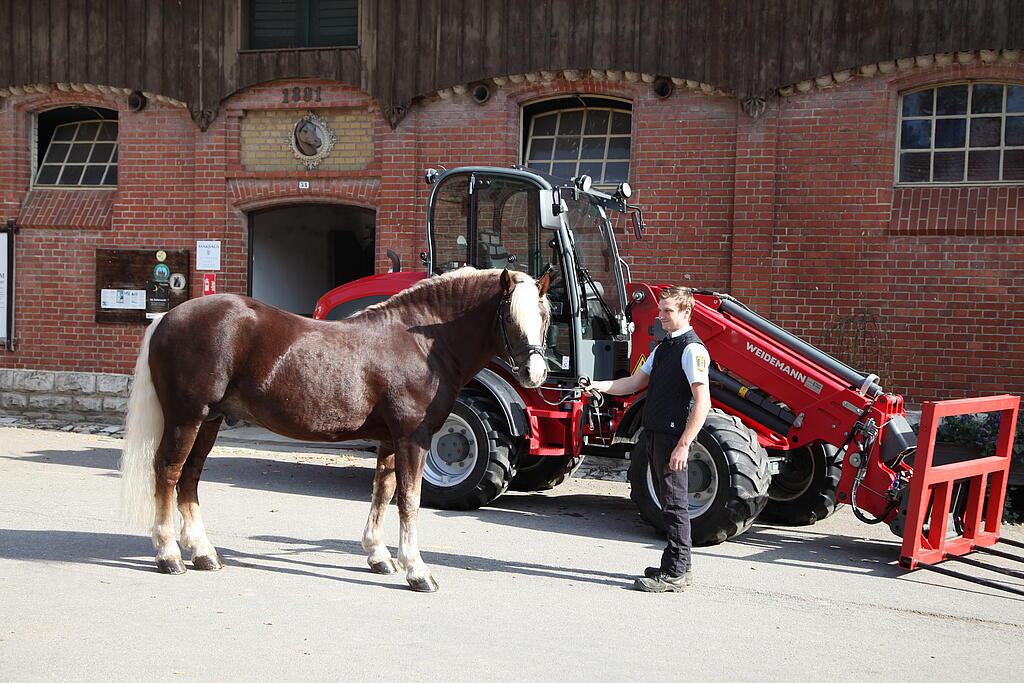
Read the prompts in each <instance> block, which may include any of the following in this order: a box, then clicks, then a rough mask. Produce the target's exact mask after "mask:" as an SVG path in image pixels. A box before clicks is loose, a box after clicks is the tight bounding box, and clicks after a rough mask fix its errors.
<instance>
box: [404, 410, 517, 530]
mask: <svg viewBox="0 0 1024 683" xmlns="http://www.w3.org/2000/svg"><path fill="white" fill-rule="evenodd" d="M517 454H518V452H517V448H516V444H515V440H514V439H513V438H512V436H511V435H510V434H509V432H508V428H507V426H506V425H505V420H504V418H503V417H502V415H501V408H500V407H499V406H498V405H497V404H496V403H495V402H494V399H493V398H491V397H490V396H486V395H484V394H481V393H477V392H472V391H462V392H461V393H460V394H459V397H458V399H457V400H456V401H455V406H454V407H453V408H452V412H451V414H449V415H448V419H447V420H445V423H444V424H443V425H442V426H441V429H440V430H438V432H437V433H436V434H434V436H433V437H432V438H431V441H430V449H429V450H428V451H427V458H426V463H425V465H424V467H423V489H422V495H421V499H422V502H423V505H425V506H428V507H435V508H441V509H444V510H472V509H474V508H478V507H480V506H481V505H487V504H488V503H490V502H491V501H493V500H494V499H496V498H497V497H498V496H500V495H501V494H502V493H504V492H505V490H506V489H508V485H509V482H510V481H512V478H513V477H514V476H515V473H516V462H515V461H516V456H517Z"/></svg>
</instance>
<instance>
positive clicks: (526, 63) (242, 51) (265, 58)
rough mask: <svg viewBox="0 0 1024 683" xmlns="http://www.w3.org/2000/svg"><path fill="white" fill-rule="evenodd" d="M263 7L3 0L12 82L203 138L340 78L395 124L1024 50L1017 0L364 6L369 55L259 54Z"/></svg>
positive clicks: (471, 1)
mask: <svg viewBox="0 0 1024 683" xmlns="http://www.w3.org/2000/svg"><path fill="white" fill-rule="evenodd" d="M251 1H252V0H4V1H3V2H0V35H3V36H5V40H4V41H2V42H0V87H11V86H20V85H29V84H60V83H88V84H94V85H107V86H112V87H119V88H128V89H130V90H141V91H145V92H149V93H154V94H159V95H164V96H166V97H170V98H173V99H176V100H179V101H181V102H184V103H186V104H187V106H188V108H189V110H190V111H191V113H192V116H193V118H194V119H195V120H196V121H197V123H199V125H200V126H202V127H203V128H205V127H206V126H207V125H209V123H210V121H212V119H213V118H214V117H215V116H216V115H217V112H218V110H219V108H220V106H221V103H222V102H223V101H224V100H225V99H226V98H227V97H229V96H231V95H232V94H233V93H235V92H237V91H238V90H240V89H242V88H245V87H248V86H251V85H253V84H256V83H262V82H267V81H275V80H281V79H295V78H316V79H328V80H336V81H341V82H344V83H349V84H353V85H356V86H358V87H360V88H362V89H363V90H365V91H366V92H367V93H369V94H370V95H371V96H372V97H374V98H375V99H376V100H377V102H378V103H379V104H380V106H381V110H382V112H383V114H384V116H385V117H386V118H387V119H388V120H389V122H391V124H392V125H397V123H398V121H400V120H401V118H402V116H403V115H404V113H405V111H407V110H408V108H409V106H410V105H411V104H412V103H413V102H414V101H415V100H416V99H417V98H420V97H426V96H430V95H432V94H433V93H435V92H437V91H438V90H440V89H443V88H447V87H451V86H453V85H460V84H469V83H474V82H477V81H481V80H485V79H489V78H496V77H502V76H509V75H516V74H524V73H528V72H536V71H557V70H566V69H569V70H576V69H579V70H586V69H607V70H618V71H630V72H638V73H643V74H650V75H653V76H668V77H675V78H683V79H688V80H695V81H700V82H702V83H708V84H711V85H713V86H715V87H716V88H718V89H721V90H725V91H728V92H731V93H734V94H735V95H736V96H737V97H738V98H741V99H743V98H746V97H749V96H759V97H767V96H769V95H770V94H771V93H773V92H775V91H776V90H777V89H779V88H781V87H783V86H786V85H789V84H793V83H796V82H799V81H803V80H806V79H811V78H814V77H816V76H820V75H823V74H829V73H833V72H836V71H840V70H843V69H850V68H854V67H857V66H860V65H864V64H870V63H874V62H882V61H888V60H895V59H899V58H902V57H914V56H917V55H927V54H933V53H946V52H958V51H968V50H978V49H991V50H999V49H1015V48H1018V47H1021V46H1022V45H1024V2H1020V1H1019V0H735V1H733V0H492V1H491V2H480V1H479V0H358V33H357V35H358V45H357V46H355V47H338V48H331V47H327V48H306V49H279V50H252V49H249V42H250V36H251V35H252V34H251V32H250V31H249V21H250V17H251V12H252V9H251V5H250V2H251ZM298 2H299V3H300V4H301V3H303V2H305V3H307V5H308V3H310V2H312V3H316V2H317V0H298Z"/></svg>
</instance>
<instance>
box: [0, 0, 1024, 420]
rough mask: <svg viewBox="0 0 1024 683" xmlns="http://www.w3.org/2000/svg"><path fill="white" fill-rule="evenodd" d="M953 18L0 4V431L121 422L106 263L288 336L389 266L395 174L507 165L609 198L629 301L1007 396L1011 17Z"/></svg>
mask: <svg viewBox="0 0 1024 683" xmlns="http://www.w3.org/2000/svg"><path fill="white" fill-rule="evenodd" d="M911 4H913V3H911ZM413 6H414V7H413ZM289 7H291V8H293V10H294V12H295V13H293V14H288V11H292V10H288V8H289ZM973 7H974V6H973V5H972V6H967V5H962V6H961V5H955V6H954V5H952V4H950V5H948V6H946V5H942V4H939V5H935V6H932V5H930V4H928V5H927V6H923V5H922V7H916V6H915V7H914V8H912V9H910V10H908V9H906V8H905V7H904V4H900V3H890V2H853V1H849V2H841V1H839V0H836V1H835V2H808V1H798V2H789V3H783V2H774V1H772V0H761V1H758V2H749V3H741V4H739V5H737V6H735V7H734V9H733V10H732V11H730V10H729V9H728V8H726V9H723V8H722V6H719V5H716V3H701V2H625V3H617V7H616V8H611V7H609V6H606V3H602V2H599V1H598V0H593V1H592V2H573V3H565V2H559V1H557V0H537V1H536V2H529V3H510V4H508V5H503V6H502V7H499V8H496V9H488V8H480V7H477V6H475V5H474V4H472V3H465V4H463V3H461V2H427V1H426V0H423V1H421V2H416V3H411V4H407V3H399V2H397V1H396V0H395V1H393V0H380V2H372V1H370V0H363V1H362V2H356V1H355V0H302V1H300V2H295V3H276V2H273V1H272V0H265V1H264V0H254V1H252V2H249V1H248V0H218V1H217V2H201V1H199V0H187V1H185V2H182V3H161V2H155V1H153V2H138V3H135V2H120V1H115V0H112V1H111V2H108V3H95V2H85V1H84V0H82V1H80V2H76V1H74V0H73V1H72V2H70V3H58V2H45V1H42V2H33V3H28V2H24V3H21V2H14V3H8V4H6V5H5V7H4V8H3V9H0V25H3V26H5V27H6V28H8V29H9V31H8V32H9V34H10V35H11V36H12V39H11V40H10V41H9V42H8V43H7V44H6V46H4V47H3V48H0V97H2V100H0V148H2V149H3V151H4V154H3V160H2V161H0V212H2V214H3V215H2V217H0V218H2V219H3V221H4V222H6V223H7V225H8V228H7V229H8V230H10V231H11V233H10V234H11V235H13V237H11V236H8V238H7V239H8V240H10V242H9V244H10V243H13V245H14V251H15V257H16V270H15V271H13V272H7V273H6V276H7V277H8V278H9V279H10V280H12V282H13V286H12V290H11V292H12V296H11V297H8V298H7V299H5V301H6V303H5V306H6V308H7V310H9V311H11V312H12V320H11V323H12V324H10V325H8V327H7V328H4V329H5V330H7V333H6V334H0V337H5V336H6V337H12V338H13V340H16V343H14V344H9V345H8V348H7V350H3V351H0V410H4V411H12V412H23V411H24V412H31V413H37V414H64V413H68V414H83V413H90V412H104V413H116V412H119V411H120V410H122V409H123V405H124V398H123V397H124V395H125V386H126V381H125V379H124V376H125V375H127V374H128V373H130V371H131V368H132V366H133V363H134V356H135V353H136V349H137V343H138V341H139V339H140V338H141V334H142V330H143V324H142V323H143V318H142V315H141V311H135V310H133V309H118V308H110V307H109V306H108V304H110V302H109V301H108V302H106V303H105V301H106V300H105V299H104V298H103V297H104V296H110V295H109V294H104V293H103V290H108V291H117V290H118V289H119V288H128V285H124V284H123V283H121V282H120V281H121V280H125V281H127V279H130V277H129V275H128V274H127V271H126V270H124V269H125V268H127V267H128V266H127V265H125V264H128V263H129V262H131V263H133V264H134V265H133V266H132V267H133V268H135V269H136V271H137V269H138V268H139V267H142V268H143V269H144V270H145V269H153V268H155V267H156V265H157V264H158V263H162V261H161V260H160V259H159V258H158V256H157V254H158V252H160V253H163V254H165V255H166V254H175V253H178V254H180V253H181V252H184V255H183V256H181V258H186V259H187V264H188V266H187V268H183V269H182V270H183V272H182V273H180V274H181V275H184V276H185V281H186V284H187V288H186V289H185V290H184V292H183V293H181V294H180V296H181V297H184V296H201V295H202V292H203V285H204V280H205V279H206V278H207V277H208V275H209V274H213V275H214V278H215V286H216V289H217V291H219V292H237V293H242V294H252V295H254V296H256V297H258V298H262V299H265V300H268V301H270V302H271V303H275V304H277V305H281V306H283V307H285V308H289V309H290V310H294V311H296V312H299V313H306V314H308V313H310V312H311V310H312V306H313V303H314V301H315V298H316V296H318V295H319V294H320V293H322V292H323V291H326V290H327V289H329V288H331V287H333V286H335V285H337V284H340V283H342V282H346V281H348V280H351V279H354V278H356V277H360V276H362V275H366V274H369V273H371V272H373V271H374V270H376V271H381V270H386V269H387V268H388V267H389V264H390V261H389V260H388V257H387V256H386V254H387V251H388V250H392V251H394V252H395V253H397V254H398V255H399V256H400V257H401V259H402V263H403V264H404V267H406V268H415V267H417V266H418V264H419V259H418V256H417V255H418V253H419V252H420V251H421V250H422V249H423V248H424V244H425V238H424V235H423V224H424V205H425V200H426V197H427V194H428V190H429V188H428V187H427V186H426V185H424V183H423V181H422V171H423V169H424V168H425V167H428V166H439V165H443V166H445V167H447V168H452V167H454V166H457V165H466V164H486V165H510V164H518V163H526V164H530V165H535V166H541V167H544V168H545V169H547V170H553V171H554V172H555V173H556V174H558V173H567V174H572V175H574V174H576V173H579V172H587V173H590V174H592V175H594V177H595V179H597V180H598V181H599V182H604V183H607V184H611V183H615V182H619V181H621V180H625V179H628V180H629V182H630V184H631V185H632V186H633V187H634V188H635V191H636V195H635V198H636V201H637V203H639V204H640V205H641V206H642V207H643V208H644V210H645V218H646V221H647V225H648V228H649V229H648V234H647V235H646V237H645V239H643V240H641V241H636V240H635V239H633V238H632V237H631V236H629V235H628V234H627V233H626V231H623V232H622V233H621V235H622V237H621V242H620V248H621V251H622V253H623V255H624V256H625V258H626V260H627V261H628V262H629V264H630V267H631V271H632V276H633V278H634V279H641V280H655V281H671V282H681V283H685V284H691V285H694V286H702V287H711V288H715V289H717V290H721V291H728V292H731V293H732V294H733V295H734V296H736V297H738V298H740V299H741V300H743V301H745V302H747V303H748V304H749V305H751V307H753V308H754V309H755V310H757V311H758V312H759V313H761V314H763V315H765V316H766V317H769V318H771V319H773V320H775V321H776V322H778V323H779V324H781V325H782V326H783V327H785V328H787V329H789V330H790V331H792V332H793V333H795V334H797V335H800V336H802V337H804V338H806V339H807V340H808V341H810V342H811V343H814V344H816V345H818V346H820V347H822V348H823V349H825V350H826V351H829V352H831V353H833V354H834V355H836V356H837V357H839V358H841V359H843V360H845V361H847V362H848V363H850V364H851V365H854V366H855V367H859V368H861V369H863V370H865V371H871V372H876V373H878V374H879V375H881V377H882V380H883V383H884V386H885V387H886V389H887V390H889V391H894V392H897V393H902V394H904V395H905V396H907V397H908V399H909V400H910V401H911V402H917V401H921V400H927V399H932V398H953V397H960V396H967V395H975V394H986V393H994V392H1017V393H1019V392H1021V391H1022V390H1024V344H1022V342H1021V341H1020V337H1019V331H1020V328H1021V326H1022V324H1024V306H1022V305H1021V298H1022V295H1024V194H1022V183H1024V60H1022V54H1021V51H1020V50H1019V49H1018V48H1020V47H1021V42H1022V38H1024V9H1022V8H1021V7H1020V5H1019V3H1014V2H1009V1H1007V2H1002V1H998V0H997V1H993V2H988V3H985V4H984V6H983V7H981V6H980V5H979V6H978V8H973ZM295 8H298V9H295ZM972 8H973V9H972ZM411 9H415V12H413V11H411ZM275 12H277V13H276V14H275ZM129 28H130V29H131V30H128V29H129ZM303 120H309V121H314V123H316V124H317V126H319V127H318V128H317V131H318V133H319V137H320V143H319V144H320V147H319V150H318V151H317V153H316V154H305V155H303V154H302V153H301V152H302V150H301V149H300V150H296V148H295V146H296V145H297V144H301V143H299V142H296V133H297V132H298V128H299V127H300V124H301V123H302V121H303ZM602 126H603V128H602ZM328 143H330V144H328ZM327 148H329V149H327ZM307 151H309V150H307ZM321 152H325V153H321ZM314 162H315V163H314ZM15 230H16V231H17V232H16V233H14V231H15ZM199 241H204V242H215V243H218V244H219V255H220V259H219V264H217V267H216V268H215V269H209V268H208V267H204V268H202V269H200V268H199V267H198V266H200V265H203V264H200V263H198V262H197V248H198V246H197V242H199ZM129 252H131V253H134V254H137V256H135V257H134V258H135V261H131V259H130V258H129V256H130V253H129ZM110 254H114V256H110ZM108 257H109V258H111V259H113V258H115V257H116V258H120V259H122V260H123V263H122V262H117V263H115V262H114V261H109V262H108V261H104V259H105V258H108ZM165 258H166V256H165ZM140 259H141V261H140ZM140 263H141V264H142V265H141V266H140ZM168 263H170V261H168ZM118 268H121V270H118ZM133 272H135V271H133ZM119 278H120V279H119ZM119 283H120V284H119ZM172 299H173V297H172ZM111 305H113V306H117V305H119V304H111ZM125 311H128V313H126V312H125ZM131 316H136V317H135V318H132V319H131V320H129V318H131ZM8 341H11V340H8ZM11 346H13V350H12V349H11V348H10V347H11Z"/></svg>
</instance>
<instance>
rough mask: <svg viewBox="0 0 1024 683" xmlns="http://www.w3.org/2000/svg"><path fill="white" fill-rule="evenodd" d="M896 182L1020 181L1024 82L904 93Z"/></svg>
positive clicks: (961, 85) (1023, 172)
mask: <svg viewBox="0 0 1024 683" xmlns="http://www.w3.org/2000/svg"><path fill="white" fill-rule="evenodd" d="M896 180H897V183H898V184H901V185H923V184H932V185H955V184H965V185H966V184H983V185H989V184H995V183H1020V182H1024V85H1020V84H1014V83H980V82H967V83H950V84H945V85H941V86H936V87H931V88H927V89H925V90H915V91H913V92H907V93H904V94H903V96H902V97H901V98H900V127H899V152H898V158H897V168H896Z"/></svg>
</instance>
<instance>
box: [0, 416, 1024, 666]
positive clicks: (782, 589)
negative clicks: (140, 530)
mask: <svg viewBox="0 0 1024 683" xmlns="http://www.w3.org/2000/svg"><path fill="white" fill-rule="evenodd" d="M226 443H227V445H225V446H222V447H219V448H218V449H217V450H216V451H215V453H214V456H212V457H211V459H210V461H209V465H208V468H207V473H206V476H205V478H204V484H203V487H202V489H201V491H202V495H203V502H204V510H205V514H206V517H207V523H208V526H209V527H210V532H211V538H212V540H213V542H214V543H215V544H216V545H218V546H219V548H220V550H221V553H222V555H223V556H224V558H225V560H226V561H227V563H228V566H227V567H226V568H225V569H224V570H223V571H221V572H217V573H212V574H208V573H201V572H196V571H190V572H188V573H187V574H186V575H184V576H180V577H169V576H163V575H160V574H157V573H156V572H155V571H154V570H153V565H152V559H151V548H150V544H149V541H148V539H147V538H144V537H143V536H141V535H138V534H135V533H131V532H128V531H125V530H124V529H123V527H122V526H121V525H120V523H119V522H118V520H117V510H116V507H114V506H112V505H113V502H114V501H116V500H117V483H118V482H117V477H116V474H115V469H116V462H117V457H118V449H119V447H120V441H119V440H118V439H116V438H113V437H110V436H103V435H91V434H73V433H59V432H52V431H40V430H32V429H24V428H3V427H0V605H2V613H3V615H4V618H3V620H2V621H0V678H3V679H5V680H25V679H50V678H54V679H57V678H60V679H78V680H80V679H85V680H96V679H104V680H107V679H115V680H128V679H133V680H134V679H138V678H140V677H143V676H145V677H147V678H153V679H161V680H170V679H174V680H190V679H206V680H216V679H222V678H227V677H229V676H231V677H235V678H239V677H241V678H244V679H255V680H263V679H268V680H269V679H281V678H287V679H298V678H309V679H328V678H330V679H338V678H341V679H357V680H362V679H369V680H378V679H399V680H402V679H411V680H423V679H428V680H429V679H442V678H443V679H453V680H474V681H475V680H480V679H482V678H483V679H494V680H521V679H524V678H528V677H530V678H534V677H535V678H539V679H544V680H548V679H560V680H561V679H566V680H593V679H598V680H622V679H654V678H656V677H659V678H665V677H671V678H675V679H681V678H696V679H698V680H730V681H732V680H758V681H763V680H766V679H792V678H795V677H801V678H804V677H811V676H814V677H817V678H822V677H826V676H827V677H828V678H830V679H840V680H854V679H858V680H859V679H864V678H866V677H871V678H875V679H883V680H889V679H901V680H906V679H911V680H934V679H942V680H957V679H970V680H983V679H995V678H999V679H1010V680H1012V679H1019V678H1021V676H1022V675H1024V647H1022V645H1024V609H1022V607H1024V599H1021V598H1018V597H1015V596H1012V595H1009V594H1006V593H1000V592H997V591H994V590H992V589H989V588H984V587H980V586H977V585H973V584H968V583H963V582H959V581H957V580H955V579H948V578H946V577H942V576H939V575H935V574H931V573H928V574H925V573H922V572H915V573H912V574H907V573H905V572H903V571H902V570H900V569H899V568H898V567H896V566H895V562H894V561H895V558H896V556H897V551H898V545H897V539H896V538H895V537H892V536H891V535H890V534H889V532H888V530H887V529H885V528H879V527H874V526H866V525H864V524H861V523H860V522H858V521H856V520H855V519H854V518H853V516H852V515H851V514H849V513H848V512H845V511H844V512H841V513H839V514H837V515H835V516H834V517H832V518H830V519H828V520H826V521H824V522H821V523H819V524H818V525H816V526H814V527H808V528H800V529H782V528H771V527H765V526H755V527H754V528H753V529H751V530H750V531H749V532H748V533H746V534H745V535H743V536H742V537H740V538H739V539H737V540H736V541H734V542H731V543H727V544H724V545H721V546H716V547H712V548H703V549H699V550H698V551H697V552H696V558H695V565H696V567H695V571H696V576H697V584H696V586H695V587H694V588H693V589H692V591H691V592H689V593H686V594H683V595H657V596H656V595H646V594H641V593H636V592H633V591H631V590H628V589H627V587H628V585H629V584H630V582H631V578H632V575H633V574H634V573H635V572H636V571H638V570H639V569H640V568H642V567H643V566H644V565H645V564H646V563H651V562H654V561H656V559H657V557H658V552H659V547H660V544H659V541H658V540H657V539H656V538H654V537H652V535H651V534H650V533H649V531H648V529H647V528H646V527H645V526H644V525H643V524H642V523H641V522H640V521H639V519H638V518H637V516H636V514H635V512H634V511H633V509H632V506H631V503H630V502H629V500H628V489H627V486H626V485H625V484H622V483H619V482H609V481H598V480H593V479H573V480H572V481H570V482H568V483H567V484H565V485H563V486H562V487H559V488H558V489H556V490H554V491H551V492H548V493H545V494H510V495H506V496H504V497H502V498H501V499H499V501H497V503H496V504H495V505H494V506H492V507H490V508H488V509H484V510H478V511H474V512H442V511H433V510H425V511H423V512H422V514H421V525H420V528H421V539H422V545H423V550H424V557H425V559H426V560H427V562H428V563H430V564H431V565H432V566H433V568H434V572H435V576H436V577H437V579H438V581H439V582H440V584H441V591H440V592H439V593H436V594H433V595H419V594H414V593H412V592H410V591H408V590H407V589H405V587H404V580H403V579H402V578H400V577H398V576H395V577H380V576H376V575H374V574H371V573H369V572H368V570H367V569H366V566H365V560H364V557H363V555H362V549H361V548H360V547H359V543H358V538H359V535H360V533H361V531H362V527H363V523H364V521H365V515H366V512H367V507H368V503H367V500H368V495H369V488H370V482H371V479H372V469H371V467H372V458H371V457H370V456H368V455H367V454H366V453H359V452H350V453H347V454H338V453H337V452H336V451H327V452H318V451H317V450H316V449H313V450H303V451H297V450H296V449H295V448H294V446H292V445H290V444H280V443H261V444H257V445H255V446H249V445H246V444H245V443H244V442H237V441H236V442H226ZM396 516H397V515H395V513H394V510H392V512H391V516H390V518H389V524H388V529H389V532H388V533H389V536H388V538H389V541H391V543H392V547H393V545H394V542H395V541H396V540H397V522H396ZM1007 534H1008V535H1009V536H1010V537H1013V538H1017V539H1024V533H1022V530H1021V529H1020V528H1018V527H1014V528H1007ZM1015 583H1016V585H1017V586H1019V587H1021V586H1024V582H1021V581H1017V582H1015Z"/></svg>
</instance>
